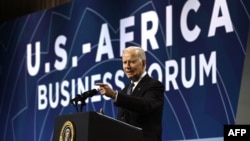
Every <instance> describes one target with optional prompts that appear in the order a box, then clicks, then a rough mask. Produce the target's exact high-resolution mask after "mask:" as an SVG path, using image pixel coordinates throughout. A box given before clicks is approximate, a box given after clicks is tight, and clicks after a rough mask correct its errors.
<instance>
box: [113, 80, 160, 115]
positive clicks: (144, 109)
mask: <svg viewBox="0 0 250 141" xmlns="http://www.w3.org/2000/svg"><path fill="white" fill-rule="evenodd" d="M126 91H127V87H126V88H125V89H123V90H122V91H121V92H119V93H118V97H117V101H116V102H115V105H116V106H118V107H121V108H124V109H127V110H130V111H134V112H137V113H141V114H149V113H151V112H152V111H154V110H155V109H157V108H158V109H159V108H160V107H162V106H163V103H164V86H163V84H162V83H161V82H159V81H157V80H154V79H152V78H151V77H149V76H148V75H146V76H145V77H144V78H143V79H142V80H141V81H140V82H139V83H138V85H137V86H136V87H135V89H134V91H133V93H132V96H128V95H127V94H126Z"/></svg>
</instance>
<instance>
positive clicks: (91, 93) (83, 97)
mask: <svg viewBox="0 0 250 141" xmlns="http://www.w3.org/2000/svg"><path fill="white" fill-rule="evenodd" d="M96 94H97V90H96V89H92V90H89V91H86V92H84V93H82V94H77V96H76V97H75V98H73V99H71V100H70V103H72V104H73V102H78V101H82V102H83V101H84V100H86V99H87V98H88V97H92V96H94V95H96Z"/></svg>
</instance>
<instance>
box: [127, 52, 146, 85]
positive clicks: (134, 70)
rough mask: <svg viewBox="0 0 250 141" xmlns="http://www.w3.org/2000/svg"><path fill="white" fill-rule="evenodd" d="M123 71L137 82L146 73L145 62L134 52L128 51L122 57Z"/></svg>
mask: <svg viewBox="0 0 250 141" xmlns="http://www.w3.org/2000/svg"><path fill="white" fill-rule="evenodd" d="M122 64H123V71H124V72H125V74H126V76H127V77H128V78H129V79H131V80H132V81H137V80H138V79H139V77H140V75H141V74H142V73H143V72H144V67H145V60H144V61H143V60H141V59H139V57H138V56H137V55H136V53H135V52H134V51H133V50H126V51H124V52H123V55H122Z"/></svg>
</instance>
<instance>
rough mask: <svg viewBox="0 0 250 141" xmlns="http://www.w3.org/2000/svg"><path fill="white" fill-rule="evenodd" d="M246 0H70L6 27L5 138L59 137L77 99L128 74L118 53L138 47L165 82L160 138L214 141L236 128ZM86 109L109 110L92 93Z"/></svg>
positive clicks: (2, 50)
mask: <svg viewBox="0 0 250 141" xmlns="http://www.w3.org/2000/svg"><path fill="white" fill-rule="evenodd" d="M249 13H250V2H249V0H212V1H211V0H210V1H208V0H200V1H198V0H188V1H186V0H178V1H169V0H136V1H117V0H73V1H72V2H70V3H66V4H64V5H61V6H58V7H55V8H52V9H47V10H43V11H40V12H37V13H32V14H30V15H26V16H23V17H20V18H17V19H14V20H11V21H8V22H4V23H1V24H0V54H1V55H0V58H1V59H0V92H1V95H0V125H1V128H0V132H1V137H0V140H15V141H18V140H20V141H21V140H22V141H23V140H29V141H31V140H35V141H44V140H52V137H53V128H54V119H55V117H56V116H59V115H64V114H70V113H75V112H76V111H75V109H74V107H73V106H72V105H71V104H70V99H71V98H74V97H75V96H76V94H80V93H82V92H85V91H87V90H91V89H93V88H96V86H95V83H96V82H105V83H108V84H110V85H111V86H112V87H113V88H114V89H117V90H121V89H122V88H123V87H124V86H125V84H126V83H128V81H129V80H128V79H127V78H126V76H125V75H124V73H123V71H122V63H121V53H120V52H121V51H122V50H123V48H124V47H126V46H129V45H136V46H141V47H142V48H143V49H144V50H145V51H146V55H147V62H148V64H147V72H148V73H149V74H150V75H151V76H153V77H154V78H156V79H159V80H160V81H162V82H163V83H164V85H165V95H164V97H165V103H164V115H163V125H162V126H163V136H162V139H163V140H187V139H203V138H207V139H210V138H216V139H218V140H223V138H222V137H223V125H224V124H234V123H235V119H236V112H237V104H238V98H239V91H240V85H241V84H240V82H241V76H242V70H243V63H244V58H245V54H246V43H247V38H248V28H249V21H250V18H249ZM86 102H87V105H86V106H85V107H84V111H97V112H98V111H99V109H100V108H101V107H103V108H104V110H105V113H106V114H107V115H108V116H110V117H114V118H115V117H116V107H114V106H113V101H112V100H110V99H109V98H107V97H102V96H101V95H96V96H94V97H92V98H91V99H88V100H87V101H86Z"/></svg>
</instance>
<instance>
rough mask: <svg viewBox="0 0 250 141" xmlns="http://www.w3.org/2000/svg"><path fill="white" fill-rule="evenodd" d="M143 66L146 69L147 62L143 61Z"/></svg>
mask: <svg viewBox="0 0 250 141" xmlns="http://www.w3.org/2000/svg"><path fill="white" fill-rule="evenodd" d="M142 65H143V67H144V68H146V60H142Z"/></svg>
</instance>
